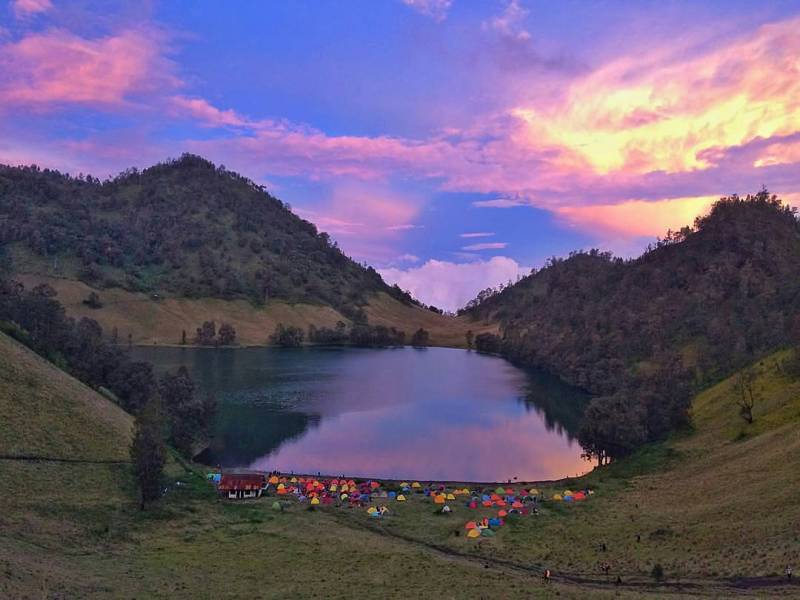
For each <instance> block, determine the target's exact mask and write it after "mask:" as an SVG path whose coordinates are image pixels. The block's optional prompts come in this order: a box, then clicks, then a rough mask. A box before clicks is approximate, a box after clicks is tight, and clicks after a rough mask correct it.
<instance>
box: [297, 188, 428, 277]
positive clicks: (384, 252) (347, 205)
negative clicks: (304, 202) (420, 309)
mask: <svg viewBox="0 0 800 600" xmlns="http://www.w3.org/2000/svg"><path fill="white" fill-rule="evenodd" d="M421 204H422V202H421V200H420V199H419V198H416V197H414V196H411V195H407V194H401V193H398V192H396V191H394V190H391V189H389V188H387V187H385V186H381V185H376V184H364V183H337V184H336V185H335V186H334V188H333V191H332V192H331V194H330V196H329V197H328V198H327V199H326V200H325V201H324V202H322V203H320V204H319V205H318V206H315V207H314V208H313V209H306V208H298V209H296V210H295V212H297V213H298V214H299V215H300V216H302V217H303V218H306V219H308V220H310V221H312V222H313V223H315V224H316V225H317V226H318V227H319V228H320V229H322V230H324V231H327V232H328V233H330V234H332V235H334V236H335V237H336V239H337V241H338V242H339V243H340V244H341V246H342V249H343V250H344V251H345V252H346V253H348V254H349V255H351V256H353V257H355V258H359V259H367V258H368V259H369V260H371V261H379V262H384V263H388V262H391V261H392V260H394V258H395V257H396V256H397V253H398V251H397V249H396V248H395V245H396V244H397V242H398V241H399V240H400V239H401V238H402V236H403V234H404V233H405V232H406V231H408V230H410V229H416V228H418V227H419V226H418V225H414V224H411V223H410V222H411V221H413V220H414V219H415V218H416V217H417V215H418V213H419V209H420V206H421Z"/></svg>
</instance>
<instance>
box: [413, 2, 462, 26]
mask: <svg viewBox="0 0 800 600" xmlns="http://www.w3.org/2000/svg"><path fill="white" fill-rule="evenodd" d="M403 4H405V5H406V6H409V7H411V8H413V9H414V10H416V11H417V12H418V13H420V14H423V15H425V16H427V17H430V18H432V19H433V20H434V21H444V20H445V19H446V18H447V11H448V10H450V6H451V5H452V4H453V0H403Z"/></svg>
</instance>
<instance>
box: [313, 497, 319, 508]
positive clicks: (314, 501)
mask: <svg viewBox="0 0 800 600" xmlns="http://www.w3.org/2000/svg"><path fill="white" fill-rule="evenodd" d="M317 504H319V498H312V499H311V506H316V505H317Z"/></svg>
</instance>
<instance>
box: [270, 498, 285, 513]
mask: <svg viewBox="0 0 800 600" xmlns="http://www.w3.org/2000/svg"><path fill="white" fill-rule="evenodd" d="M272 510H278V511H280V510H283V507H282V506H281V503H280V502H278V501H277V500H276V501H275V502H273V503H272Z"/></svg>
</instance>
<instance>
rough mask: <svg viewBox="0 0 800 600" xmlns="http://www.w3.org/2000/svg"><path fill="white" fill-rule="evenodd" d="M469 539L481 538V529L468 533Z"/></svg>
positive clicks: (471, 530)
mask: <svg viewBox="0 0 800 600" xmlns="http://www.w3.org/2000/svg"><path fill="white" fill-rule="evenodd" d="M467 537H468V538H476V537H481V530H480V529H470V530H469V531H468V532H467Z"/></svg>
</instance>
